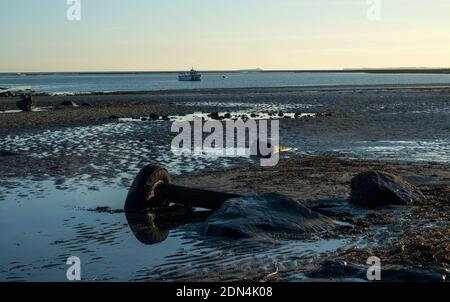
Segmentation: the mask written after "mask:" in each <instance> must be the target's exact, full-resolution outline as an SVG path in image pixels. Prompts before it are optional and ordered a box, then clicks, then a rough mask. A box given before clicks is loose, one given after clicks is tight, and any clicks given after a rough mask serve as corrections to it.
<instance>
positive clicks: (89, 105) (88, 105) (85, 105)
mask: <svg viewBox="0 0 450 302" xmlns="http://www.w3.org/2000/svg"><path fill="white" fill-rule="evenodd" d="M81 107H92V105H91V104H90V103H88V102H83V103H82V104H81Z"/></svg>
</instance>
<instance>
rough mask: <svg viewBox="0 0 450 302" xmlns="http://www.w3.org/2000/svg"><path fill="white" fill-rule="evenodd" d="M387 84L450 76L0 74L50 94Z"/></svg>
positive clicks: (10, 83)
mask: <svg viewBox="0 0 450 302" xmlns="http://www.w3.org/2000/svg"><path fill="white" fill-rule="evenodd" d="M223 76H226V78H224V77H223ZM385 84H387V85H399V84H410V85H412V84H419V85H420V84H422V85H426V84H450V75H448V74H367V73H357V72H356V73H295V72H275V73H261V72H256V73H254V72H249V73H247V72H235V73H226V72H225V73H205V74H204V75H203V79H202V81H201V82H179V81H178V76H177V74H176V73H138V74H136V73H128V74H127V73H124V74H79V73H67V74H60V73H59V74H58V73H56V74H19V75H17V74H0V87H8V88H10V89H22V90H23V89H32V90H34V91H36V92H49V93H73V92H107V91H150V90H167V89H199V88H247V87H284V86H329V85H337V86H340V85H385Z"/></svg>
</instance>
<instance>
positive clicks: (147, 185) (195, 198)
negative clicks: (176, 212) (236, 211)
mask: <svg viewBox="0 0 450 302" xmlns="http://www.w3.org/2000/svg"><path fill="white" fill-rule="evenodd" d="M239 197H242V196H241V195H237V194H230V193H223V192H214V191H208V190H201V189H194V188H187V187H182V186H177V185H173V184H171V177H170V174H169V172H168V171H167V170H166V169H165V168H162V167H159V166H153V165H149V166H146V167H144V168H143V169H142V170H141V171H140V172H139V173H138V175H137V176H136V178H135V179H134V181H133V184H132V185H131V188H130V190H129V192H128V196H127V199H126V202H125V211H126V212H140V211H145V210H148V209H158V208H165V207H167V206H168V205H169V204H170V203H173V204H179V205H183V206H186V207H196V208H204V209H209V210H217V209H218V208H220V206H221V205H222V204H223V203H224V202H225V201H226V200H229V199H232V198H239Z"/></svg>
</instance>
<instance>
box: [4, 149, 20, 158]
mask: <svg viewBox="0 0 450 302" xmlns="http://www.w3.org/2000/svg"><path fill="white" fill-rule="evenodd" d="M17 155H20V154H19V153H17V152H14V151H9V150H0V157H6V156H17Z"/></svg>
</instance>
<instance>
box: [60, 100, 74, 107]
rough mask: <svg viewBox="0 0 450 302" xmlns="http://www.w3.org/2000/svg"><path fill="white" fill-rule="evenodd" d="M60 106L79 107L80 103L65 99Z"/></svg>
mask: <svg viewBox="0 0 450 302" xmlns="http://www.w3.org/2000/svg"><path fill="white" fill-rule="evenodd" d="M60 106H63V107H78V105H77V104H76V103H75V102H74V101H64V102H62V103H61V105H60Z"/></svg>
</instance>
